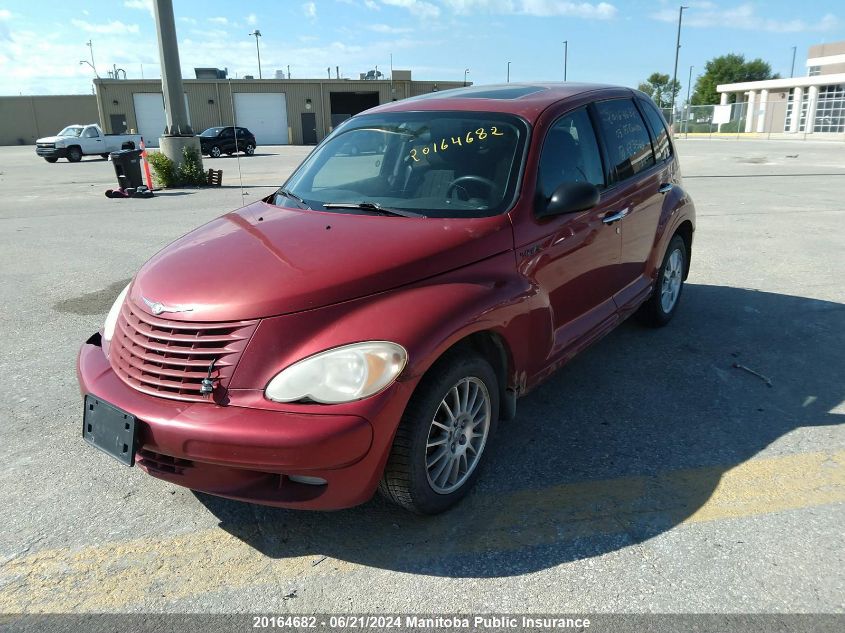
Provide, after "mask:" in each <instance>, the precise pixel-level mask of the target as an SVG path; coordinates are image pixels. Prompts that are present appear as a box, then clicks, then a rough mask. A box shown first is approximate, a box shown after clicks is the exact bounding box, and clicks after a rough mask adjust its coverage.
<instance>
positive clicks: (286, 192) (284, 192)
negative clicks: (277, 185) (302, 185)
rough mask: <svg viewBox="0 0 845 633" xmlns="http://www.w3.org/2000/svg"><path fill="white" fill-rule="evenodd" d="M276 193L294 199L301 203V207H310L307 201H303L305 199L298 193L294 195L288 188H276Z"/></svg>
mask: <svg viewBox="0 0 845 633" xmlns="http://www.w3.org/2000/svg"><path fill="white" fill-rule="evenodd" d="M276 194H277V195H281V196H284V197H285V198H290V199H291V200H296V201H297V202H298V203H299V204H301V205H302V207H303V208H304V209H310V208H311V207H310V206H308V203H307V202H305V200H303V199H302V198H300V197H299V196H298V195H296V194H295V193H293V192H292V191H290V190H288V189H285V188H284V187H282V188H281V189H279V190H277V191H276Z"/></svg>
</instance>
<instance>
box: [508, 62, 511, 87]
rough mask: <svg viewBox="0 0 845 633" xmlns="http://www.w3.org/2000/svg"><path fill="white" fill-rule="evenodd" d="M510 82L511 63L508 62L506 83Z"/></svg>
mask: <svg viewBox="0 0 845 633" xmlns="http://www.w3.org/2000/svg"><path fill="white" fill-rule="evenodd" d="M510 82H511V63H510V62H508V83H510Z"/></svg>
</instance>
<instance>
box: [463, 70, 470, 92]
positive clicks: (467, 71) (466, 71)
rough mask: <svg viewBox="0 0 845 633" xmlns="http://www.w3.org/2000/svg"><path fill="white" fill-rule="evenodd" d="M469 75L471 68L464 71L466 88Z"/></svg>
mask: <svg viewBox="0 0 845 633" xmlns="http://www.w3.org/2000/svg"><path fill="white" fill-rule="evenodd" d="M468 74H469V68H467V69H465V70H464V87H466V85H467V75H468Z"/></svg>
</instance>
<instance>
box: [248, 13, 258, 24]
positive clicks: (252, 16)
mask: <svg viewBox="0 0 845 633" xmlns="http://www.w3.org/2000/svg"><path fill="white" fill-rule="evenodd" d="M246 23H247V24H249V25H250V26H255V25H256V24H258V18H257V17H255V14H254V13H250V14H249V15H248V16H246Z"/></svg>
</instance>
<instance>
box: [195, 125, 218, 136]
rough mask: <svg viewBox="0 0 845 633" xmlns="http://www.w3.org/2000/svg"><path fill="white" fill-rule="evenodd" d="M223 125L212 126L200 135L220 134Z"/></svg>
mask: <svg viewBox="0 0 845 633" xmlns="http://www.w3.org/2000/svg"><path fill="white" fill-rule="evenodd" d="M222 129H223V128H222V127H210V128H208V129H207V130H206V131H205V132H203V133H202V134H200V136H217V135H218V134H220V132H221V130H222Z"/></svg>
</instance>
